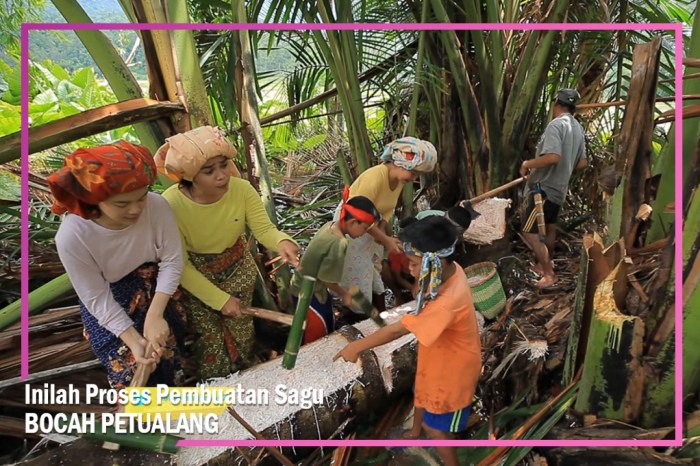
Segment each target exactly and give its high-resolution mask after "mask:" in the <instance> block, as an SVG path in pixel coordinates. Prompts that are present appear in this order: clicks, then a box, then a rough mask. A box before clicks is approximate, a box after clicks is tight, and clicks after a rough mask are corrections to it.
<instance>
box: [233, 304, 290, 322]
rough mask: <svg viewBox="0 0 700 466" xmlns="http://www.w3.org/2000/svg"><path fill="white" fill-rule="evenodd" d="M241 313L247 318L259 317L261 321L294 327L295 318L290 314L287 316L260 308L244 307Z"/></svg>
mask: <svg viewBox="0 0 700 466" xmlns="http://www.w3.org/2000/svg"><path fill="white" fill-rule="evenodd" d="M241 313H243V314H244V315H247V316H253V317H258V318H260V319H265V320H269V321H271V322H277V323H278V324H283V325H289V326H291V325H292V321H293V320H294V316H293V315H290V314H285V313H283V312H277V311H271V310H269V309H261V308H259V307H244V308H243V309H241Z"/></svg>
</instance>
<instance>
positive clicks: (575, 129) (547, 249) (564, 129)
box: [520, 89, 588, 288]
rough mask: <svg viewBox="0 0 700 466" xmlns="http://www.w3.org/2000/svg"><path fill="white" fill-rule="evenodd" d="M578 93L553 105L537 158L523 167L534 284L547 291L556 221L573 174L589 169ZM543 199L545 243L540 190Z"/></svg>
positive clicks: (563, 94)
mask: <svg viewBox="0 0 700 466" xmlns="http://www.w3.org/2000/svg"><path fill="white" fill-rule="evenodd" d="M580 98H581V96H580V95H579V93H578V91H576V89H561V90H560V91H559V92H557V95H556V98H555V100H554V103H553V109H552V120H551V121H550V122H549V124H548V125H547V128H545V130H544V134H543V135H542V137H541V138H540V141H539V142H538V144H537V152H536V157H535V158H534V159H530V160H525V161H524V162H523V163H522V165H521V166H520V175H521V176H525V175H528V174H529V178H528V182H527V186H526V188H525V199H526V201H525V202H526V208H525V215H524V216H523V219H524V224H523V233H524V235H525V241H526V242H527V243H528V245H529V246H530V247H531V248H532V250H533V252H534V253H535V260H536V262H535V265H534V266H533V268H532V270H533V272H535V273H536V274H538V275H541V277H542V278H541V279H540V280H539V281H537V282H536V283H535V285H537V286H538V287H541V288H545V287H549V286H552V285H554V284H555V283H556V282H557V276H556V275H555V273H554V268H553V267H552V261H551V257H552V254H553V252H554V241H555V239H556V225H555V224H556V221H557V218H558V217H559V210H560V209H561V206H562V205H563V204H564V201H565V200H566V193H567V191H568V189H569V180H570V179H571V174H572V173H573V171H574V170H579V169H583V168H584V167H586V166H587V165H588V160H587V159H586V147H585V140H584V132H583V127H582V126H581V124H580V123H579V122H578V121H576V119H575V118H574V113H575V112H576V104H577V103H578V101H579V100H580ZM538 187H539V190H540V192H541V194H542V198H543V201H544V203H543V210H544V223H545V226H546V239H545V240H544V241H542V240H541V239H540V237H539V235H538V230H537V211H536V206H535V202H534V195H535V192H536V190H537V189H538Z"/></svg>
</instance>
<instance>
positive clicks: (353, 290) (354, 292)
mask: <svg viewBox="0 0 700 466" xmlns="http://www.w3.org/2000/svg"><path fill="white" fill-rule="evenodd" d="M348 291H349V292H350V296H352V300H353V302H354V303H355V304H357V307H359V308H360V311H362V313H363V314H365V315H366V316H367V317H369V318H370V319H372V320H373V321H374V322H375V323H376V324H377V325H379V326H380V327H383V326H385V325H386V322H385V321H384V319H382V316H381V315H380V313H379V311H378V310H377V308H376V307H374V306H372V303H371V301H370V300H369V299H367V297H366V296H365V295H364V294H363V293H362V291H360V289H359V288H358V287H356V286H351V287H350V289H349V290H348Z"/></svg>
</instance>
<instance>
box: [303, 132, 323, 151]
mask: <svg viewBox="0 0 700 466" xmlns="http://www.w3.org/2000/svg"><path fill="white" fill-rule="evenodd" d="M327 137H328V135H327V134H317V135H315V136H311V137H310V138H308V139H306V140H305V141H304V142H302V143H301V148H302V149H306V150H308V149H313V148H315V147H318V146H320V145H321V144H323V143H324V142H326V138H327Z"/></svg>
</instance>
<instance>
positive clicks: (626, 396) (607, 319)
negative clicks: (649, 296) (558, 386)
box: [576, 259, 645, 422]
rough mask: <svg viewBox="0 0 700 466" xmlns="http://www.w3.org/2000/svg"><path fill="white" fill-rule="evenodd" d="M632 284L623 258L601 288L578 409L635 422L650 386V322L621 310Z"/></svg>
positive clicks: (591, 327)
mask: <svg viewBox="0 0 700 466" xmlns="http://www.w3.org/2000/svg"><path fill="white" fill-rule="evenodd" d="M627 286H628V284H627V260H626V259H623V260H622V261H620V262H619V263H618V264H617V265H616V266H615V268H614V269H613V271H612V272H611V273H610V274H609V275H608V276H607V277H606V279H605V280H603V282H602V283H601V284H600V285H599V286H598V288H597V289H596V293H595V296H594V298H593V315H592V321H591V326H590V331H589V332H590V333H589V335H588V344H587V346H586V355H585V358H586V359H585V360H584V362H583V375H582V377H581V385H580V387H579V392H578V399H577V400H576V410H577V411H580V412H585V413H593V414H596V415H597V416H603V417H606V418H609V419H617V420H621V421H624V422H634V421H635V420H636V419H637V418H638V417H639V414H640V410H641V403H642V397H643V394H644V385H645V373H644V370H643V368H642V365H641V364H642V360H641V356H642V350H643V346H644V323H643V322H642V320H641V319H639V318H638V317H635V316H627V315H624V314H623V313H622V312H621V308H622V303H624V302H625V301H624V298H625V295H626V292H627Z"/></svg>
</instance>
